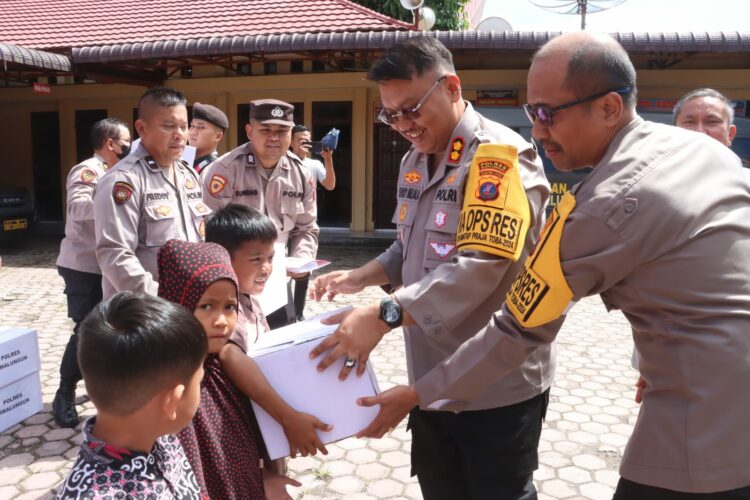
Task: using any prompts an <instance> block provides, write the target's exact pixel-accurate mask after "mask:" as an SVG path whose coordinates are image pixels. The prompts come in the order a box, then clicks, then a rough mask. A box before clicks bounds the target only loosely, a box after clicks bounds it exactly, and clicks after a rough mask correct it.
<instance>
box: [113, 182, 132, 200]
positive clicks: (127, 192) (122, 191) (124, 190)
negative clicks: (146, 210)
mask: <svg viewBox="0 0 750 500" xmlns="http://www.w3.org/2000/svg"><path fill="white" fill-rule="evenodd" d="M131 196H133V186H132V185H130V184H129V183H127V182H123V181H118V182H115V185H114V187H113V188H112V198H114V200H115V203H117V204H118V205H123V204H125V203H126V202H127V201H128V200H129V199H130V197H131Z"/></svg>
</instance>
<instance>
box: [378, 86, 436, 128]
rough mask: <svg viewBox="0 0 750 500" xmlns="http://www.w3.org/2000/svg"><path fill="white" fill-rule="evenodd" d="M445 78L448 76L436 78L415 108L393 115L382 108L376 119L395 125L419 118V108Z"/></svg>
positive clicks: (405, 109)
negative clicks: (402, 120)
mask: <svg viewBox="0 0 750 500" xmlns="http://www.w3.org/2000/svg"><path fill="white" fill-rule="evenodd" d="M447 76H448V75H443V76H441V77H440V78H438V79H437V80H436V81H435V83H434V84H433V85H432V87H430V90H428V91H427V93H426V94H425V95H424V96H423V97H422V98H421V99H420V100H419V102H418V103H417V105H416V106H414V107H411V108H404V109H402V110H400V111H396V112H394V113H391V112H390V111H386V110H385V108H383V109H381V110H380V113H379V114H378V119H379V120H380V121H381V122H383V123H385V124H386V125H395V124H396V122H398V121H399V120H400V119H402V118H405V119H407V120H416V119H417V118H419V116H420V113H419V108H421V107H422V105H423V104H424V103H425V102H426V101H427V98H428V97H430V94H432V92H433V91H434V90H435V89H436V88H437V86H438V84H439V83H440V82H442V81H443V80H444V79H445V78H446V77H447Z"/></svg>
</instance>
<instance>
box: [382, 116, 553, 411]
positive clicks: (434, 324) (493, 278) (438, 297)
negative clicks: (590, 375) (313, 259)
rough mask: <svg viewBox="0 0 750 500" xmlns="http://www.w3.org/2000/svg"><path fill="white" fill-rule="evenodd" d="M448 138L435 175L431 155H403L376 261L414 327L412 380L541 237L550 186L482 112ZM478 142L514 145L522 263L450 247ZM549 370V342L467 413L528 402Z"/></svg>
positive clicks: (483, 315)
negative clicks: (393, 230) (527, 216)
mask: <svg viewBox="0 0 750 500" xmlns="http://www.w3.org/2000/svg"><path fill="white" fill-rule="evenodd" d="M452 138H453V139H451V144H449V146H448V149H447V150H446V152H445V153H444V154H443V156H442V157H441V158H439V159H438V160H439V163H438V165H439V166H438V167H437V169H436V171H435V174H434V175H433V177H432V178H431V179H430V178H429V173H428V170H427V166H428V164H427V162H428V155H425V154H420V153H418V152H416V151H415V150H414V149H412V150H410V151H409V152H407V154H406V155H405V156H404V159H403V161H402V164H401V170H400V172H399V178H398V184H397V185H398V205H397V206H396V213H395V215H394V217H393V222H395V223H396V224H398V239H397V240H396V241H395V242H394V243H393V245H391V247H390V248H389V249H388V250H387V251H386V252H384V253H383V254H381V255H380V256H379V257H378V258H377V261H378V262H379V263H380V264H381V265H382V266H383V267H384V268H385V271H386V273H387V275H388V278H389V280H390V285H391V286H392V287H398V286H402V285H403V288H402V289H400V290H398V291H397V292H396V293H395V296H396V298H397V299H398V301H399V302H400V303H401V305H402V306H403V307H404V308H405V309H406V310H407V311H408V312H409V314H410V315H411V317H412V318H413V319H414V321H416V323H417V324H416V325H413V326H406V327H404V328H403V329H404V337H405V343H406V356H407V360H408V363H407V366H408V371H409V380H410V382H412V383H413V382H414V381H415V380H419V379H420V378H421V377H422V376H424V375H425V374H426V373H428V372H429V371H430V370H431V369H432V368H433V367H435V366H436V365H437V364H439V363H440V362H441V361H443V360H444V359H446V358H448V357H449V356H450V355H451V354H453V353H454V352H455V351H456V349H457V348H458V347H459V346H460V345H461V344H462V343H463V342H464V341H465V340H467V339H469V338H471V336H472V335H473V334H474V333H475V332H476V331H477V330H478V329H479V328H481V327H482V326H483V325H486V322H487V321H488V320H489V319H490V318H491V316H492V313H493V312H494V311H496V310H497V308H498V305H499V304H501V303H502V301H503V297H504V295H505V292H506V291H507V290H508V287H509V286H510V284H511V283H512V281H513V278H514V277H515V275H516V273H517V272H518V270H519V268H520V266H521V265H522V264H523V256H525V255H526V254H527V253H528V252H529V251H530V250H531V248H532V247H533V245H534V242H535V241H536V240H537V238H538V235H539V231H540V229H541V226H542V223H543V221H544V207H545V205H546V203H547V199H548V197H549V191H550V189H549V184H548V183H547V179H546V178H545V176H544V171H543V169H542V163H541V160H540V159H539V158H538V157H537V155H536V152H535V150H534V149H533V146H532V145H531V144H529V143H528V142H526V141H525V140H524V139H523V138H522V137H521V136H519V135H518V134H516V133H515V132H513V131H512V130H510V129H508V128H507V127H504V126H503V125H500V124H499V123H495V122H492V121H490V120H487V119H486V118H484V117H482V116H481V115H479V114H478V113H476V112H475V111H474V110H473V108H472V107H471V105H470V104H468V103H467V107H466V111H465V112H464V115H463V117H462V119H461V121H460V122H459V123H458V125H457V126H456V129H455V130H454V131H453V135H452ZM455 138H462V139H463V143H464V148H465V149H464V151H463V152H462V153H461V157H460V159H459V161H458V162H457V163H454V162H450V161H447V160H448V158H449V156H448V155H449V154H450V151H451V148H452V144H453V142H454V140H455ZM481 142H492V143H502V144H510V145H513V146H516V147H517V148H518V152H519V170H520V172H521V180H522V183H523V186H524V188H525V190H526V194H527V199H528V201H529V208H530V213H531V216H532V221H531V226H530V228H529V230H528V233H527V236H526V242H525V252H524V254H523V256H522V258H521V259H519V261H518V262H512V261H510V260H508V259H504V258H501V257H498V256H495V255H490V254H487V253H484V252H478V251H462V252H460V253H456V248H455V247H456V225H457V221H458V217H459V212H460V211H461V206H462V203H463V191H464V189H463V187H464V181H465V176H466V174H467V172H468V167H469V165H470V164H471V161H472V158H473V156H474V151H475V149H476V147H477V145H478V144H479V143H481ZM417 179H418V180H417ZM553 372H554V366H553V361H552V348H551V346H549V345H545V346H542V347H541V348H539V349H536V350H534V351H533V352H532V354H531V356H530V357H529V359H528V361H527V362H525V363H524V364H523V365H522V366H521V367H520V368H517V369H516V370H515V371H514V372H513V373H512V374H511V375H510V376H509V377H507V378H505V379H503V380H500V381H499V382H497V383H496V384H494V385H492V386H490V387H486V388H485V389H484V390H483V391H482V394H481V396H480V397H478V398H476V399H475V400H473V402H472V403H471V404H470V405H468V406H467V407H465V408H464V410H483V409H488V408H496V407H499V406H507V405H511V404H514V403H518V402H521V401H526V400H528V399H530V398H532V397H534V396H537V395H539V394H540V393H542V392H543V391H545V390H546V389H547V388H548V387H549V386H550V384H551V383H552V376H553Z"/></svg>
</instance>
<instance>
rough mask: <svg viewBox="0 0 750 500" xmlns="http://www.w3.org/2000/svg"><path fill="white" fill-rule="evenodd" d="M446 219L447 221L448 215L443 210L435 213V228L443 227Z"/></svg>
mask: <svg viewBox="0 0 750 500" xmlns="http://www.w3.org/2000/svg"><path fill="white" fill-rule="evenodd" d="M447 219H448V214H447V213H445V210H442V209H440V210H438V211H437V212H435V225H436V226H437V227H443V226H444V225H445V221H446V220H447Z"/></svg>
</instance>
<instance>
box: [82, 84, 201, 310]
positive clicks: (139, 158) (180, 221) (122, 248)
mask: <svg viewBox="0 0 750 500" xmlns="http://www.w3.org/2000/svg"><path fill="white" fill-rule="evenodd" d="M185 103H186V101H185V97H184V96H183V95H182V93H180V92H179V91H177V90H174V89H169V88H154V89H150V90H148V91H146V92H145V93H144V94H143V96H141V99H140V101H139V102H138V120H136V122H135V128H136V130H137V131H138V135H139V136H140V138H141V143H140V144H139V145H138V147H137V148H136V149H135V150H134V151H132V152H131V153H130V154H129V155H128V156H127V157H126V158H125V159H124V160H122V161H120V162H119V163H118V164H117V168H115V169H113V170H112V171H111V172H109V173H108V174H107V175H106V176H104V178H103V179H102V181H101V182H100V183H99V186H97V189H96V194H95V195H94V214H95V219H94V222H95V228H96V257H97V260H98V262H99V265H100V266H101V269H102V274H103V276H104V278H103V280H102V287H103V291H104V298H107V297H110V296H112V295H114V294H115V293H117V292H122V291H126V290H129V291H132V292H140V293H149V294H152V295H156V292H157V290H158V267H157V265H156V254H157V252H158V251H159V248H160V247H161V246H162V245H163V244H164V243H166V242H167V241H168V240H171V239H180V240H184V241H203V235H204V232H205V223H204V217H205V216H206V215H208V214H209V213H211V210H210V209H209V208H208V207H207V206H206V204H205V203H204V202H203V195H202V193H201V185H200V180H199V178H198V174H196V173H195V171H194V170H193V169H192V168H191V167H190V166H188V164H187V163H186V162H184V161H183V160H180V157H181V156H182V153H183V151H184V149H185V142H186V140H187V129H188V123H187V108H186V106H185Z"/></svg>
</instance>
